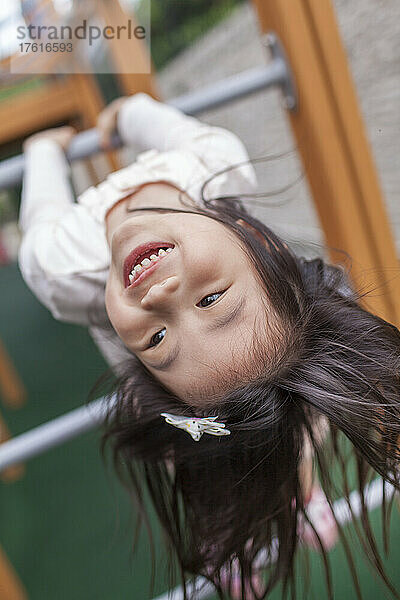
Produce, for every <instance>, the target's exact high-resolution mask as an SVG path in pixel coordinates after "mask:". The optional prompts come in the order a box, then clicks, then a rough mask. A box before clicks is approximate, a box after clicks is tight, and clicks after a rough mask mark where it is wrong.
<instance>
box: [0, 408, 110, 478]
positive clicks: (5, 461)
mask: <svg viewBox="0 0 400 600" xmlns="http://www.w3.org/2000/svg"><path fill="white" fill-rule="evenodd" d="M114 402H115V399H114V397H111V399H110V401H109V403H108V402H107V403H106V401H105V399H104V398H99V399H98V400H95V401H94V402H91V403H90V404H87V405H86V406H80V407H79V408H76V409H75V410H72V411H71V412H69V413H66V414H65V415H62V416H60V417H57V418H56V419H53V420H52V421H49V422H47V423H43V425H39V426H38V427H35V428H34V429H31V430H30V431H27V432H26V433H22V434H21V435H19V436H17V437H15V438H12V439H10V440H8V441H7V442H3V443H2V444H0V472H1V471H4V469H6V468H7V467H11V466H12V465H15V464H17V463H20V462H23V461H25V460H28V459H30V458H34V457H35V456H38V455H39V454H43V453H44V452H46V451H47V450H50V449H51V448H55V447H56V446H61V445H62V444H64V443H65V442H67V441H69V440H72V439H73V438H75V437H78V436H79V435H81V434H83V433H86V432H87V431H90V430H91V429H95V428H96V427H98V426H99V425H100V424H101V423H102V422H103V421H104V418H105V416H106V411H107V409H108V407H111V408H112V406H113V405H114Z"/></svg>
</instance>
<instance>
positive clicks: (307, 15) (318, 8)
mask: <svg viewBox="0 0 400 600" xmlns="http://www.w3.org/2000/svg"><path fill="white" fill-rule="evenodd" d="M253 4H254V6H255V9H256V10H257V13H258V16H259V21H260V25H261V29H262V31H263V32H267V31H270V30H272V31H274V32H275V33H276V34H277V35H278V36H279V38H280V39H281V42H282V43H283V45H284V47H285V50H286V53H287V57H288V60H289V63H290V66H291V68H292V70H293V73H294V76H295V80H296V85H297V88H298V94H299V107H298V111H297V112H296V113H291V114H289V119H290V124H291V127H292V130H293V133H294V136H295V138H296V141H297V145H298V149H299V152H300V155H301V158H302V161H303V166H304V169H305V172H306V175H307V178H308V182H309V186H310V189H311V193H312V196H313V199H314V203H315V206H316V209H317V212H318V215H319V218H320V222H321V225H322V228H323V230H324V233H325V238H326V242H327V245H328V248H329V252H330V257H331V259H332V261H333V262H342V261H343V254H342V253H340V252H338V250H343V251H345V252H346V253H348V255H349V256H350V257H351V260H352V270H351V275H352V278H353V282H354V284H355V287H356V288H358V289H362V290H364V291H367V290H371V291H372V293H371V294H370V295H368V298H367V299H366V301H364V305H365V307H366V308H368V310H370V311H371V312H374V313H376V314H378V315H379V316H380V317H382V318H384V319H385V320H387V321H389V322H391V323H393V324H395V325H396V326H398V327H399V326H400V303H399V298H400V272H399V263H398V258H397V252H396V247H395V243H394V239H393V234H392V231H391V228H390V224H389V220H388V217H387V214H386V209H385V204H384V200H383V197H382V192H381V190H380V186H379V181H378V177H377V173H376V170H375V166H374V162H373V159H372V156H371V152H370V148H369V144H368V142H367V138H366V134H365V131H364V125H363V122H362V118H361V114H360V110H359V107H358V102H357V97H356V93H355V89H354V85H353V82H352V79H351V75H350V71H349V67H348V64H347V58H346V53H345V50H344V48H343V45H342V42H341V39H340V35H339V31H338V27H337V23H336V19H335V14H334V11H333V8H332V5H331V2H330V0H253Z"/></svg>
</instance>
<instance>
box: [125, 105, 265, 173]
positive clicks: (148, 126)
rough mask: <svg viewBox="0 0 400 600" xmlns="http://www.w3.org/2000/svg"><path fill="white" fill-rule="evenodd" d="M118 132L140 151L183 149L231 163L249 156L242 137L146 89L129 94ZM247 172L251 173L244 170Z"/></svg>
mask: <svg viewBox="0 0 400 600" xmlns="http://www.w3.org/2000/svg"><path fill="white" fill-rule="evenodd" d="M118 132H119V134H120V136H121V137H122V139H123V141H124V143H125V144H127V145H130V144H135V146H138V147H139V148H140V149H141V151H148V150H157V151H159V152H166V151H169V150H186V151H188V152H189V151H190V152H193V153H194V154H195V155H196V156H198V157H201V158H202V159H203V160H205V161H206V163H207V164H208V165H211V164H213V168H215V166H216V161H217V163H218V164H219V165H220V166H224V165H225V166H226V165H233V164H237V163H240V162H243V161H247V160H248V158H249V157H248V154H247V151H246V148H245V146H244V145H243V143H242V142H241V140H240V139H239V138H238V137H237V136H236V135H235V134H234V133H232V132H231V131H229V130H227V129H224V128H222V127H216V126H212V125H209V124H207V123H203V122H202V121H200V120H199V119H196V118H195V117H191V116H188V115H185V114H184V113H182V112H181V111H179V110H178V109H176V108H174V107H173V106H169V105H168V104H164V103H162V102H158V101H157V100H154V98H152V97H151V96H149V95H147V94H145V93H138V94H135V95H134V96H132V97H131V98H129V99H128V100H127V101H126V102H125V103H124V104H123V105H122V107H121V109H120V111H119V115H118ZM246 175H247V176H254V174H253V173H250V171H249V172H246Z"/></svg>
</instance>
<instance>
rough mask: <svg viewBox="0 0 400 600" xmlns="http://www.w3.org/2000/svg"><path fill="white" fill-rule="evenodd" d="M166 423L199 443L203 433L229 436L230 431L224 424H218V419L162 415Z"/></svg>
mask: <svg viewBox="0 0 400 600" xmlns="http://www.w3.org/2000/svg"><path fill="white" fill-rule="evenodd" d="M161 416H162V417H165V421H166V422H167V423H169V424H170V425H174V427H178V428H179V429H184V430H185V431H187V432H188V433H190V435H191V436H192V438H193V439H194V440H195V441H196V442H198V441H199V439H200V438H201V436H202V435H203V433H209V434H211V435H229V434H230V431H229V429H225V424H224V423H217V421H216V420H215V419H218V417H185V416H182V417H179V416H177V415H171V414H169V413H161Z"/></svg>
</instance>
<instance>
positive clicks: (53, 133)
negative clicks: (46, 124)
mask: <svg viewBox="0 0 400 600" xmlns="http://www.w3.org/2000/svg"><path fill="white" fill-rule="evenodd" d="M75 135H76V129H75V128H74V127H70V126H69V125H68V126H65V127H55V128H54V129H46V130H45V131H39V133H34V134H33V135H31V136H29V137H28V138H27V139H26V140H25V141H24V143H23V150H24V152H25V151H26V149H27V148H28V147H29V146H30V145H31V144H32V143H33V142H36V141H38V140H52V141H53V142H56V143H57V144H58V145H59V146H61V148H62V149H63V150H64V151H65V150H66V149H67V148H68V146H69V144H70V143H71V140H72V138H73V137H74V136H75Z"/></svg>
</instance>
